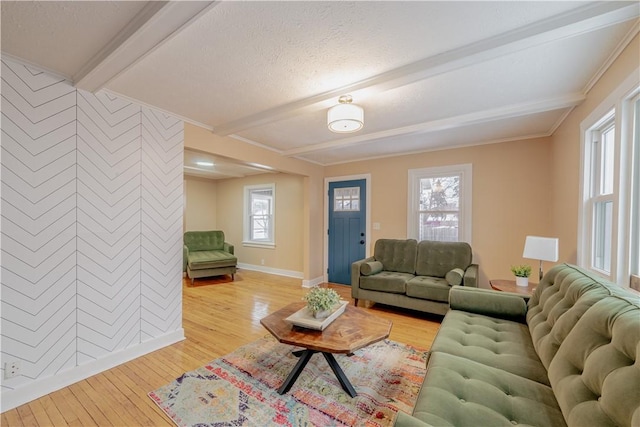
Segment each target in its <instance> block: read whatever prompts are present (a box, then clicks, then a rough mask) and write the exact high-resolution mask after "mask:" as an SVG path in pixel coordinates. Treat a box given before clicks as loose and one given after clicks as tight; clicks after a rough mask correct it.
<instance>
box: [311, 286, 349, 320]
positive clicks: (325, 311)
mask: <svg viewBox="0 0 640 427" xmlns="http://www.w3.org/2000/svg"><path fill="white" fill-rule="evenodd" d="M302 299H303V300H305V301H306V302H307V308H308V309H309V311H311V312H312V313H313V317H315V318H316V319H323V318H326V317H329V316H330V315H331V313H333V311H334V310H335V309H337V308H338V303H339V302H340V295H339V294H338V293H337V292H336V291H334V290H333V289H329V288H319V287H315V288H313V289H311V290H310V291H309V293H307V294H306V295H305V296H304V297H302Z"/></svg>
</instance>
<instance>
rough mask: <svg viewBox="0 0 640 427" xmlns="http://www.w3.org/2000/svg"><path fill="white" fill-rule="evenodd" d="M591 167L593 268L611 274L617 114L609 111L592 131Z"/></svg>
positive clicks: (590, 204)
mask: <svg viewBox="0 0 640 427" xmlns="http://www.w3.org/2000/svg"><path fill="white" fill-rule="evenodd" d="M589 137H590V138H589V139H590V140H591V142H590V144H591V145H590V147H589V149H590V150H591V153H590V158H591V167H590V171H589V175H590V176H589V180H590V190H589V193H590V194H589V198H588V200H587V206H586V209H587V211H588V212H590V213H588V215H589V216H590V219H591V247H592V250H591V257H590V258H591V259H590V263H591V268H593V269H595V270H598V271H600V272H602V273H604V274H606V275H610V274H611V251H612V240H613V236H612V233H613V226H614V220H613V208H614V196H615V193H614V185H613V184H614V169H613V164H614V158H615V142H614V141H615V115H614V113H613V111H611V112H610V113H608V114H607V115H606V116H605V117H604V118H603V119H602V120H601V121H600V122H599V123H598V124H596V126H595V127H594V128H592V129H591V130H590V131H589Z"/></svg>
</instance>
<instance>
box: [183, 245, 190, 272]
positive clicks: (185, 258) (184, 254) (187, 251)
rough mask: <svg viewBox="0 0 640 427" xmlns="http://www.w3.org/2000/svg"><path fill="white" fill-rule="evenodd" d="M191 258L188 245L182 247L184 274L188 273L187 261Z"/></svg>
mask: <svg viewBox="0 0 640 427" xmlns="http://www.w3.org/2000/svg"><path fill="white" fill-rule="evenodd" d="M188 258H189V248H188V247H187V245H182V272H183V273H184V272H186V271H187V259H188Z"/></svg>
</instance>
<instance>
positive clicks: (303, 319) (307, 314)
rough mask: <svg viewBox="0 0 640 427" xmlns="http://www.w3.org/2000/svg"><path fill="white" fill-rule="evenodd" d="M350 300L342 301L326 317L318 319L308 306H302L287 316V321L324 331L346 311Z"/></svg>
mask: <svg viewBox="0 0 640 427" xmlns="http://www.w3.org/2000/svg"><path fill="white" fill-rule="evenodd" d="M348 304H349V301H340V306H339V307H338V308H337V309H336V311H334V312H333V313H331V314H330V315H329V317H326V318H324V319H316V318H315V317H313V313H312V312H311V310H309V309H308V308H307V307H306V306H305V307H303V308H301V309H300V310H298V311H296V312H295V313H293V314H292V315H291V316H289V317H287V318H286V319H284V320H285V322H289V323H291V324H294V325H296V326H301V327H303V328H308V329H316V330H318V331H323V330H324V328H326V327H327V326H329V324H330V323H331V322H333V321H334V320H336V319H337V318H338V316H340V315H341V314H342V313H344V310H345V309H346V308H347V305H348Z"/></svg>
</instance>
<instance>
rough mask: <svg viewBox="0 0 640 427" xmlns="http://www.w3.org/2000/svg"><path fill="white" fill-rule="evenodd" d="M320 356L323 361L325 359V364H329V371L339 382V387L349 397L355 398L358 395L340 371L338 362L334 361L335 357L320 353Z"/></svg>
mask: <svg viewBox="0 0 640 427" xmlns="http://www.w3.org/2000/svg"><path fill="white" fill-rule="evenodd" d="M322 355H323V356H324V358H325V359H327V363H328V364H329V366H331V370H332V371H333V373H334V374H335V376H336V378H338V381H340V385H341V386H342V388H343V389H344V391H346V392H347V393H348V394H349V396H351V397H356V396H357V395H358V393H356V391H355V390H354V388H353V386H352V385H351V383H350V382H349V379H348V378H347V376H346V375H345V374H344V372H343V371H342V368H341V367H340V365H338V362H337V361H336V359H335V357H333V354H331V353H322Z"/></svg>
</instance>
